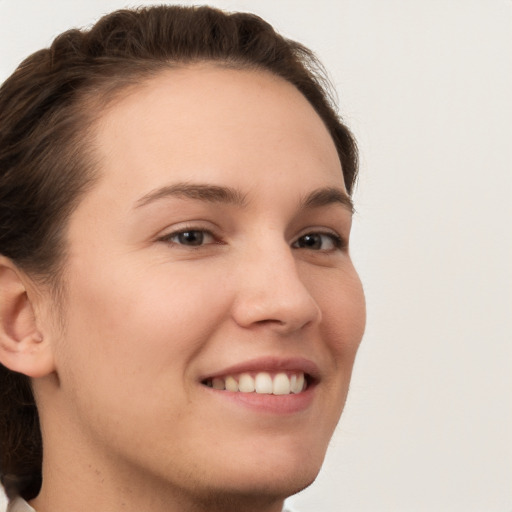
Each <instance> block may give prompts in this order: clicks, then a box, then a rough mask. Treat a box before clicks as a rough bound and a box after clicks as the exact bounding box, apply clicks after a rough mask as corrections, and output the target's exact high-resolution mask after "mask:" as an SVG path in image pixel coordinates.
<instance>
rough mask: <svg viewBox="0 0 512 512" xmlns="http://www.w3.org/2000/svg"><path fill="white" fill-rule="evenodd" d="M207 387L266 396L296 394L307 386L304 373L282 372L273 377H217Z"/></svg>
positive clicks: (264, 374)
mask: <svg viewBox="0 0 512 512" xmlns="http://www.w3.org/2000/svg"><path fill="white" fill-rule="evenodd" d="M206 385H207V386H209V387H212V388H214V389H217V390H226V391H231V392H241V393H259V394H265V395H289V394H291V393H295V394H296V393H300V392H301V391H303V390H304V389H305V388H306V386H307V384H306V381H305V378H304V373H302V372H298V373H292V374H290V375H288V374H287V373H285V372H280V373H277V374H275V375H273V376H272V375H271V374H270V373H268V372H259V373H256V374H255V375H254V376H252V375H250V374H249V373H242V374H240V375H238V376H234V375H228V376H226V377H224V378H222V377H215V378H213V379H210V380H208V381H207V382H206Z"/></svg>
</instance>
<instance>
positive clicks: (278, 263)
mask: <svg viewBox="0 0 512 512" xmlns="http://www.w3.org/2000/svg"><path fill="white" fill-rule="evenodd" d="M283 246H284V247H282V249H281V250H280V251H277V250H270V249H267V250H264V249H263V248H261V247H260V249H259V250H257V251H253V252H252V254H251V255H250V256H248V257H247V258H245V259H244V261H243V262H240V261H238V262H237V263H238V264H237V271H235V272H234V274H235V276H236V277H235V278H236V287H237V293H236V299H235V301H234V304H233V308H232V315H233V318H234V320H235V321H236V323H237V324H238V325H240V326H242V327H245V328H251V327H253V326H257V325H266V326H268V327H269V328H271V329H272V330H274V331H276V332H278V333H280V334H283V335H286V334H290V333H293V332H296V331H299V330H301V329H303V328H304V327H306V326H308V325H312V324H314V323H318V322H320V320H321V317H322V312H321V309H320V307H319V305H318V303H317V302H316V301H315V299H314V297H313V296H312V294H311V293H310V291H309V290H308V288H307V287H306V285H305V283H304V282H303V280H302V279H301V275H300V272H299V269H298V266H297V261H296V259H295V257H294V255H293V249H291V248H290V247H289V246H287V245H286V244H284V243H283ZM274 249H275V247H274Z"/></svg>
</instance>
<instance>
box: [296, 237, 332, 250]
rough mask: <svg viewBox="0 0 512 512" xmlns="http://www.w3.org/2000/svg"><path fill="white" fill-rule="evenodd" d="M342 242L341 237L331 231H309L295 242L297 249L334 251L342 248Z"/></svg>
mask: <svg viewBox="0 0 512 512" xmlns="http://www.w3.org/2000/svg"><path fill="white" fill-rule="evenodd" d="M341 246H342V242H341V239H340V237H338V236H336V235H334V234H331V233H307V234H306V235H303V236H301V237H300V238H298V239H297V241H296V242H294V243H293V245H292V247H294V248H296V249H310V250H312V251H332V250H335V249H340V248H341Z"/></svg>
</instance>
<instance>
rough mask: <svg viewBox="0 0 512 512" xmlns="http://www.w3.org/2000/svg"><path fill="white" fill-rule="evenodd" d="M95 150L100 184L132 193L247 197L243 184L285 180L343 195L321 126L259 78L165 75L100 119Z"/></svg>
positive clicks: (304, 105) (198, 68)
mask: <svg viewBox="0 0 512 512" xmlns="http://www.w3.org/2000/svg"><path fill="white" fill-rule="evenodd" d="M96 147H97V150H98V152H99V156H100V162H101V166H102V174H103V175H104V176H103V179H102V181H104V182H105V183H107V182H108V183H110V185H112V187H114V188H115V189H116V190H120V189H125V190H126V191H127V192H129V191H130V189H131V193H133V194H134V193H135V192H136V191H137V192H143V191H144V190H150V189H152V188H155V187H157V186H160V185H161V184H162V181H163V180H166V179H168V180H174V179H175V180H181V181H183V180H186V181H192V182H193V181H200V182H204V181H213V182H215V183H219V184H226V185H229V186H235V187H237V186H239V185H240V187H241V188H244V187H245V186H246V185H248V182H247V180H248V179H249V180H250V181H251V185H256V184H257V183H258V182H259V181H261V182H268V180H272V181H273V183H274V185H277V184H278V182H279V180H280V177H284V178H289V174H290V173H296V177H297V179H301V180H304V179H306V178H307V180H306V181H308V182H309V181H311V186H312V187H314V186H317V185H318V186H325V185H326V184H327V185H332V186H338V187H342V188H344V185H343V175H342V170H341V165H340V163H339V159H338V155H337V152H336V148H335V146H334V143H333V141H332V139H331V137H330V135H329V133H328V131H327V129H326V128H325V125H324V123H323V121H322V120H321V118H320V117H319V116H318V115H317V114H316V112H315V111H314V109H313V107H312V106H311V105H310V104H309V102H308V101H307V100H306V99H305V98H304V97H303V96H302V94H301V93H300V92H299V91H298V90H297V89H296V88H295V87H294V86H293V85H292V84H290V83H288V82H286V81H285V80H283V79H282V78H280V77H277V76H275V75H273V74H271V73H268V72H265V71H256V70H237V69H228V68H225V67H220V66H217V65H212V64H197V65H194V66H188V67H183V68H177V69H170V70H168V71H164V72H162V73H161V74H159V75H158V76H157V77H155V78H152V79H150V80H148V81H146V82H145V83H144V84H142V85H140V86H137V87H135V88H133V89H131V90H130V91H129V92H127V93H125V96H123V94H121V96H120V98H119V99H118V100H117V101H116V102H115V103H114V104H113V106H112V107H111V108H110V109H108V111H106V112H105V113H104V114H103V115H102V116H101V118H100V120H99V122H98V124H97V127H96ZM315 182H318V183H315ZM326 182H328V183H326Z"/></svg>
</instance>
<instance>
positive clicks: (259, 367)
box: [201, 356, 320, 380]
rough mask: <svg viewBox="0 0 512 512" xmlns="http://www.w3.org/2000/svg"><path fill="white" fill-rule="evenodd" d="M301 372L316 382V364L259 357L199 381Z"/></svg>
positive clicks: (303, 359)
mask: <svg viewBox="0 0 512 512" xmlns="http://www.w3.org/2000/svg"><path fill="white" fill-rule="evenodd" d="M279 371H282V372H286V371H287V372H294V371H295V372H303V373H304V374H306V375H308V376H309V377H311V378H313V379H315V380H318V379H319V378H320V370H319V368H318V366H317V365H316V363H314V362H313V361H311V360H309V359H306V358H303V357H273V356H270V357H260V358H257V359H250V360H248V361H244V362H241V363H237V364H234V365H231V366H227V367H226V368H223V369H221V370H219V371H215V372H213V373H209V374H208V375H204V376H203V377H201V380H205V379H211V378H215V377H225V376H226V375H236V374H240V373H246V372H279Z"/></svg>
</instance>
